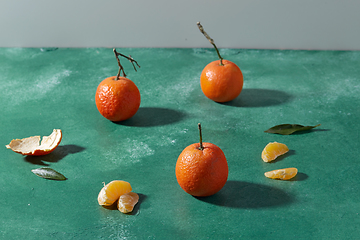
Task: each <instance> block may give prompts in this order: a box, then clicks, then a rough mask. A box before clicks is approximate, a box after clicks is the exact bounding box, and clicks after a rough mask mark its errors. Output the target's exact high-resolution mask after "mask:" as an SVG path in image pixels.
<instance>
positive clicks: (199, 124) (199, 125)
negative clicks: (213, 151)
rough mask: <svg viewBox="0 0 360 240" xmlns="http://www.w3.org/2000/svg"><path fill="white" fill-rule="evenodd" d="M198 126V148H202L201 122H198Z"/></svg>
mask: <svg viewBox="0 0 360 240" xmlns="http://www.w3.org/2000/svg"><path fill="white" fill-rule="evenodd" d="M198 127H199V135H200V147H199V149H200V150H203V149H204V146H203V143H202V134H201V123H198Z"/></svg>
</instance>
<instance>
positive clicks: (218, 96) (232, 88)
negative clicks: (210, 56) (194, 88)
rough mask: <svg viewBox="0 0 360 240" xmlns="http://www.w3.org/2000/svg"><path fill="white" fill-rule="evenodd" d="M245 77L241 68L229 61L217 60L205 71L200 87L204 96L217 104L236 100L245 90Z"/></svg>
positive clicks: (202, 74)
mask: <svg viewBox="0 0 360 240" xmlns="http://www.w3.org/2000/svg"><path fill="white" fill-rule="evenodd" d="M243 83H244V80H243V75H242V72H241V70H240V68H239V67H238V66H237V65H236V64H235V63H233V62H231V61H228V60H222V64H221V60H216V61H213V62H211V63H209V64H208V65H206V67H205V68H204V69H203V71H202V73H201V75H200V86H201V90H202V91H203V93H204V95H205V96H206V97H208V98H209V99H211V100H213V101H215V102H229V101H231V100H234V99H235V98H236V97H237V96H239V94H240V93H241V90H242V88H243Z"/></svg>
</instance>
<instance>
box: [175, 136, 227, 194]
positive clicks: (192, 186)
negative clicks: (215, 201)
mask: <svg viewBox="0 0 360 240" xmlns="http://www.w3.org/2000/svg"><path fill="white" fill-rule="evenodd" d="M199 147H200V143H194V144H191V145H189V146H188V147H186V148H185V149H184V150H183V151H182V152H181V154H180V155H179V157H178V160H177V163H176V167H175V174H176V179H177V181H178V183H179V185H180V187H181V188H182V189H183V190H184V191H185V192H187V193H188V194H191V195H193V196H197V197H206V196H210V195H213V194H215V193H217V192H218V191H220V190H221V189H222V188H223V186H224V185H225V183H226V181H227V178H228V173H229V169H228V164H227V160H226V158H225V155H224V153H223V151H222V150H221V149H220V148H219V147H218V146H216V145H214V144H212V143H206V142H204V143H203V147H204V148H203V150H200V149H199Z"/></svg>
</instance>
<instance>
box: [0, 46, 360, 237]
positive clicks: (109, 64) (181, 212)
mask: <svg viewBox="0 0 360 240" xmlns="http://www.w3.org/2000/svg"><path fill="white" fill-rule="evenodd" d="M118 51H119V52H121V53H123V54H126V55H131V56H133V57H134V58H135V60H137V61H138V63H139V64H140V66H141V68H140V69H139V70H138V72H135V71H134V70H133V68H132V66H131V64H130V63H129V62H127V61H126V60H125V59H124V60H122V63H123V64H124V67H125V70H126V73H127V74H128V77H129V78H130V79H132V80H133V81H134V82H135V83H136V84H137V86H138V88H139V90H140V92H141V96H142V102H141V106H140V109H139V111H138V113H137V114H136V115H135V116H134V117H133V118H132V119H130V120H127V121H125V122H122V123H113V122H110V121H108V120H107V119H105V118H103V117H102V116H101V115H100V114H99V112H98V111H97V109H96V106H95V102H94V101H95V100H94V99H95V97H94V94H95V90H96V87H97V85H98V84H99V83H100V81H102V80H103V79H104V78H106V77H109V76H112V75H115V74H116V73H117V69H118V68H117V63H116V60H115V57H114V54H113V52H112V50H111V49H105V48H100V49H22V48H18V49H15V48H10V49H7V48H3V49H0V83H1V85H0V90H1V94H0V108H1V120H0V123H1V135H0V143H1V144H2V145H3V148H2V150H1V161H0V171H1V178H0V186H1V187H0V189H1V197H0V212H1V217H0V238H1V239H17V238H18V239H50V238H52V239H175V238H176V239H189V238H194V239H195V238H196V239H203V238H210V239H238V238H244V239H248V238H254V239H260V238H262V239H279V238H283V237H286V238H289V239H291V238H300V239H357V238H359V236H360V232H359V225H360V217H359V211H360V193H359V191H358V190H359V187H360V183H359V180H358V177H357V176H358V172H359V157H358V154H359V148H360V144H359V140H360V139H359V132H360V131H359V130H360V127H359V117H360V110H359V104H360V97H359V94H360V87H359V86H360V81H359V78H360V77H359V76H360V67H359V66H360V52H342V51H288V50H287V51H282V50H238V49H222V50H221V54H222V56H223V57H224V58H225V59H228V60H231V61H233V62H235V63H236V64H238V66H239V67H240V68H241V70H242V71H243V74H244V89H243V92H242V93H241V94H240V96H239V97H238V98H237V99H235V100H234V101H232V102H230V103H226V104H218V103H215V102H213V101H211V100H209V99H207V98H206V97H205V96H204V95H203V94H202V92H201V89H200V85H199V76H200V73H201V71H202V69H203V68H204V66H205V65H206V64H207V63H209V62H211V61H213V60H216V57H217V56H216V53H215V52H214V50H212V49H118ZM198 122H201V123H202V127H203V139H204V141H207V142H212V143H214V144H216V145H218V146H219V147H220V148H222V150H223V151H224V153H225V155H226V157H227V160H228V164H229V178H228V182H227V184H226V185H225V187H224V188H223V189H222V190H221V191H220V192H219V193H217V194H216V195H214V196H212V197H208V198H204V199H198V198H194V197H192V196H190V195H188V194H186V193H185V192H184V191H183V190H182V189H181V188H180V187H179V186H178V184H177V181H176V178H175V164H176V160H177V157H178V155H179V154H180V152H181V151H182V150H183V149H184V148H185V147H186V146H188V145H190V144H192V143H194V142H196V141H198V129H197V123H198ZM282 123H297V124H302V125H316V124H319V123H320V124H321V126H320V127H318V128H316V129H314V130H313V131H310V132H306V133H303V134H294V135H289V136H282V135H275V134H268V133H264V130H266V129H268V128H270V127H272V126H274V125H277V124H282ZM54 128H60V129H62V131H63V140H62V142H61V144H60V145H59V147H58V148H57V149H56V150H55V151H54V152H53V153H51V154H49V155H47V156H44V157H24V156H22V155H20V154H17V153H14V152H12V151H11V150H9V149H6V148H5V145H6V144H8V143H9V142H10V141H11V140H12V139H14V138H24V137H29V136H33V135H41V136H43V135H49V134H50V133H51V132H52V130H53V129H54ZM272 141H278V142H282V143H285V144H286V145H288V147H289V148H290V152H289V154H287V155H286V156H284V157H282V158H280V159H279V160H278V161H275V162H274V163H264V162H263V161H262V160H261V157H260V155H261V151H262V149H263V148H264V147H265V145H266V144H267V143H268V142H272ZM44 166H48V167H51V168H53V169H55V170H57V171H59V172H60V173H62V174H64V175H65V176H66V177H67V178H68V179H67V180H66V181H52V180H46V179H42V178H40V177H37V176H36V175H34V174H33V173H32V172H31V169H35V168H39V167H44ZM285 167H296V168H298V169H299V174H298V176H297V177H296V178H295V179H294V180H292V181H277V180H271V179H267V178H265V177H264V175H263V174H264V172H265V171H269V170H273V169H279V168H285ZM114 179H121V180H126V181H129V182H130V183H131V185H132V187H133V191H135V192H137V193H139V194H140V203H139V204H138V205H137V206H136V208H135V211H134V213H133V214H130V215H125V214H122V213H120V212H119V211H117V210H108V209H105V208H102V207H100V206H99V205H98V203H97V195H98V193H99V191H100V189H101V188H102V186H103V183H102V182H106V183H107V182H109V181H111V180H114Z"/></svg>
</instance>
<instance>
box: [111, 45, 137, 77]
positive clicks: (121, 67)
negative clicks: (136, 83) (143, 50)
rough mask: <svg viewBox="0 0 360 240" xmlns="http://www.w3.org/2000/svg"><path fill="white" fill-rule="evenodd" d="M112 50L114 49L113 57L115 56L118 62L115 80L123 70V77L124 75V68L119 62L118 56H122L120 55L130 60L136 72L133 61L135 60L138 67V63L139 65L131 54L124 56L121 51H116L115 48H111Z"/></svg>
mask: <svg viewBox="0 0 360 240" xmlns="http://www.w3.org/2000/svg"><path fill="white" fill-rule="evenodd" d="M113 51H114V53H115V57H116V60H117V62H118V65H119V71H118V73H117V75H116V80H119V77H120V74H121V71H122V72H123V77H126V74H125V71H124V68H123V66H122V65H121V64H120V59H119V56H122V57H124V58H126V59H127V60H129V61H130V62H131V64H132V65H133V67H134V70H135V72H136V71H137V70H136V67H135V65H134V62H135V63H136V65H137V66H138V67H139V68H140V65H139V64H138V63H137V61H135V60H134V59H133V58H132V57H131V56H129V57H128V56H125V55H124V54H121V53H119V52H117V51H116V49H115V48H114V49H113Z"/></svg>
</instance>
